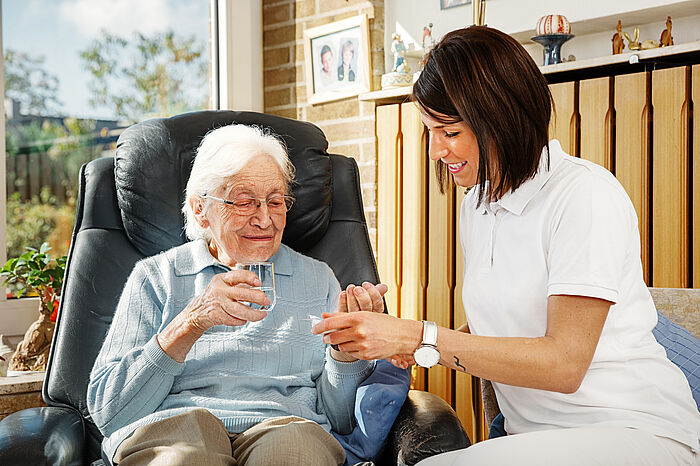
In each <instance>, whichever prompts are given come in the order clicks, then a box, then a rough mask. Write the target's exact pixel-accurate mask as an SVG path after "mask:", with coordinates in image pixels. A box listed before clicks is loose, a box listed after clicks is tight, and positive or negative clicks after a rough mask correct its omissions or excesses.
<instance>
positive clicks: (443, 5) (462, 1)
mask: <svg viewBox="0 0 700 466" xmlns="http://www.w3.org/2000/svg"><path fill="white" fill-rule="evenodd" d="M471 2H472V0H440V9H441V10H447V9H448V8H453V7H456V6H462V5H467V4H469V3H471Z"/></svg>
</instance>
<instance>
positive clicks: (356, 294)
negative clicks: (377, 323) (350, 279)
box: [336, 282, 389, 312]
mask: <svg viewBox="0 0 700 466" xmlns="http://www.w3.org/2000/svg"><path fill="white" fill-rule="evenodd" d="M388 290H389V287H388V286H386V285H385V284H383V283H379V284H378V285H373V284H371V283H370V282H364V283H363V284H362V286H355V285H353V284H350V285H348V287H347V288H346V289H345V291H343V292H341V293H340V299H339V300H338V306H337V307H336V312H358V311H367V312H384V300H383V299H382V296H384V295H385V294H386V292H387V291H388Z"/></svg>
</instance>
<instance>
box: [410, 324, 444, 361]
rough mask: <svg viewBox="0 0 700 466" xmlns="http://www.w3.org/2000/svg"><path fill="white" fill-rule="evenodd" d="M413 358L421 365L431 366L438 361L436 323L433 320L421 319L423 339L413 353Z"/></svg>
mask: <svg viewBox="0 0 700 466" xmlns="http://www.w3.org/2000/svg"><path fill="white" fill-rule="evenodd" d="M413 359H415V360H416V364H418V365H419V366H421V367H433V366H434V365H435V364H437V363H438V362H439V361H440V352H439V351H438V349H437V324H436V323H435V322H430V321H427V320H424V321H423V341H422V342H421V344H420V346H419V347H418V349H417V350H416V352H415V353H413Z"/></svg>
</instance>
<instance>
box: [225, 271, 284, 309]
mask: <svg viewBox="0 0 700 466" xmlns="http://www.w3.org/2000/svg"><path fill="white" fill-rule="evenodd" d="M234 269H235V270H250V271H251V272H253V273H254V274H255V275H257V276H258V278H259V279H260V282H261V286H258V287H254V288H253V289H255V290H260V291H262V292H263V293H265V295H267V297H268V298H270V304H269V305H268V306H260V305H259V304H255V303H247V302H243V304H245V305H247V306H250V307H252V308H253V309H260V310H262V311H268V312H269V311H271V310H272V308H274V307H275V303H276V302H277V293H276V292H275V266H274V264H273V263H272V262H253V263H250V264H236V266H235V267H234Z"/></svg>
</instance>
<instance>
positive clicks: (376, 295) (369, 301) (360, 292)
mask: <svg viewBox="0 0 700 466" xmlns="http://www.w3.org/2000/svg"><path fill="white" fill-rule="evenodd" d="M388 289H389V287H388V286H386V285H385V284H383V283H380V284H378V285H373V284H371V283H370V282H364V283H363V284H362V286H361V287H360V286H355V285H353V284H350V285H348V286H347V288H346V289H345V291H342V292H341V293H340V296H339V298H338V305H337V306H336V308H335V312H336V313H338V312H358V311H368V312H384V300H383V299H382V296H384V294H385V293H386V292H387V290H388ZM331 356H332V357H333V359H335V360H337V361H343V362H352V361H356V360H357V358H356V357H354V356H351V355H349V354H347V353H344V352H342V351H340V350H339V349H338V346H337V345H332V346H331Z"/></svg>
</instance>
